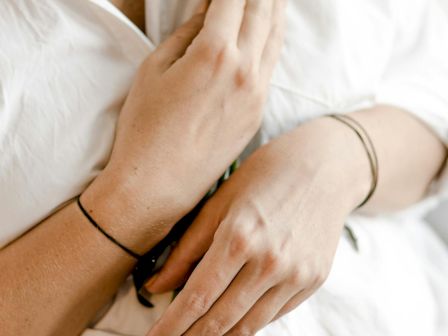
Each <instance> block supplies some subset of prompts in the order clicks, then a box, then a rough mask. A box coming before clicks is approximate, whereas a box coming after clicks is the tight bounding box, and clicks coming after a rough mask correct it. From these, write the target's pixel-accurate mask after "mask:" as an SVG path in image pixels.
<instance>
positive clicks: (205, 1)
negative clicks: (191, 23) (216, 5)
mask: <svg viewBox="0 0 448 336" xmlns="http://www.w3.org/2000/svg"><path fill="white" fill-rule="evenodd" d="M209 5H210V0H202V1H201V2H200V3H199V5H198V6H197V7H196V10H195V13H196V14H200V13H205V12H207V9H208V6H209Z"/></svg>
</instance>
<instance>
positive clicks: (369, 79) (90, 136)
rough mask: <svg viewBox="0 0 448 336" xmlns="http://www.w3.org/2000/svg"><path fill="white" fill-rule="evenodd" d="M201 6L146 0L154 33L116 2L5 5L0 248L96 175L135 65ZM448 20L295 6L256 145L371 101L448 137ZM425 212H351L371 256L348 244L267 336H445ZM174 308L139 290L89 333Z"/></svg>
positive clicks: (433, 13) (382, 9) (370, 7)
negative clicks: (144, 299)
mask: <svg viewBox="0 0 448 336" xmlns="http://www.w3.org/2000/svg"><path fill="white" fill-rule="evenodd" d="M440 1H442V0H440ZM196 2H197V1H196V0H148V1H147V22H148V36H149V37H150V40H148V39H146V38H145V37H144V36H143V35H142V34H141V33H140V32H139V31H138V30H137V29H136V28H135V27H134V26H133V25H132V24H131V23H130V22H129V21H128V20H127V19H126V18H125V17H124V16H123V15H122V14H121V13H119V12H118V11H117V10H115V9H114V7H113V6H111V5H110V4H109V3H108V2H107V1H106V0H86V1H75V0H39V1H38V0H33V1H31V0H2V1H0V46H1V49H0V153H1V160H0V214H1V217H0V221H1V222H0V247H1V246H4V245H5V244H8V243H9V242H11V241H13V240H14V239H16V238H18V237H19V236H20V235H21V234H22V233H24V232H26V231H27V230H28V229H30V228H32V227H33V226H34V225H36V224H37V223H38V222H39V221H40V220H42V219H44V218H45V217H47V216H48V215H49V214H50V213H52V212H53V211H55V209H57V208H58V207H59V206H61V205H62V204H63V203H64V202H66V201H68V200H70V199H71V198H73V197H74V196H76V195H77V194H79V193H80V192H81V191H82V190H83V189H84V188H85V187H86V185H87V184H88V183H89V182H90V181H91V180H92V179H93V178H94V177H95V176H96V175H97V174H98V172H99V171H100V170H101V168H102V167H103V166H104V164H105V162H107V158H108V156H109V153H110V149H111V146H112V141H113V134H114V128H115V123H116V118H117V114H118V113H119V111H120V108H121V105H122V103H123V100H124V97H125V96H126V92H127V90H128V89H129V86H130V84H131V81H132V77H133V75H134V73H135V70H136V68H137V67H138V65H139V64H140V63H141V62H142V60H143V59H144V58H145V56H146V55H147V54H149V53H150V52H151V50H152V49H153V45H157V44H158V43H160V41H161V40H163V39H164V38H165V37H166V36H167V35H168V34H169V33H170V32H171V31H172V30H173V29H174V27H176V26H177V25H179V23H180V22H182V21H184V20H185V19H186V18H187V17H188V16H189V15H190V14H191V11H192V10H193V8H194V7H195V5H196ZM447 25H448V24H447V21H446V18H444V17H443V14H442V11H441V10H440V7H439V3H438V2H437V1H431V0H428V1H425V0H393V1H392V0H364V1H359V0H346V1H332V0H313V1H310V0H290V1H289V8H288V31H287V38H286V45H285V48H284V52H283V57H282V59H281V62H280V64H279V66H278V68H277V69H276V72H275V74H274V78H273V80H272V85H271V92H270V96H269V99H268V103H267V107H266V110H265V120H264V123H263V127H262V129H261V131H260V132H259V134H258V135H257V137H256V139H254V141H253V143H252V145H251V146H250V148H255V147H256V146H258V145H260V144H261V143H264V142H266V141H268V140H269V139H271V138H273V137H275V136H278V135H279V134H281V133H283V132H285V131H287V130H289V129H291V128H294V127H296V126H297V125H298V124H299V123H301V122H304V121H306V120H308V119H310V118H315V117H317V116H320V115H323V114H326V113H333V112H349V111H352V110H355V109H358V108H362V107H368V106H372V105H373V104H375V103H388V104H394V105H398V106H401V107H404V108H406V109H407V110H409V112H410V113H413V114H415V115H416V117H418V118H420V119H422V120H423V121H425V122H426V123H427V124H428V126H429V127H431V128H432V129H434V131H435V132H436V133H437V134H439V135H440V136H441V137H442V138H443V140H444V141H447V142H448V112H447V109H448V102H447V100H446V99H447V97H448V94H447V93H446V91H447V90H448V89H447V88H448V69H447V63H446V60H448V27H447ZM250 150H251V149H248V150H247V152H246V154H247V153H249V152H250ZM439 198H440V196H438V197H433V198H432V201H431V202H432V203H436V202H438V200H439ZM429 207H430V205H429V204H428V203H425V204H421V205H419V206H417V207H413V208H411V209H409V210H408V211H406V215H405V214H404V213H403V214H398V215H397V216H394V217H389V218H386V217H378V218H373V219H366V218H355V217H353V218H351V220H350V223H351V225H352V227H353V229H354V231H355V234H356V235H357V236H358V239H359V244H360V252H359V253H357V252H355V250H354V249H353V247H352V246H351V245H350V243H349V240H347V239H346V238H345V237H343V238H342V239H341V244H340V247H339V250H338V254H337V257H336V260H335V264H334V267H333V270H332V273H331V275H330V277H329V279H328V281H327V282H326V284H325V285H324V286H323V288H322V289H321V290H320V291H319V292H318V293H317V294H316V295H315V296H313V298H311V299H310V300H308V301H307V302H306V303H305V304H304V305H302V306H301V307H300V308H299V309H297V310H295V311H294V312H293V313H291V314H290V315H288V316H287V317H285V318H283V319H281V320H280V321H278V322H276V323H274V324H272V325H271V326H269V327H267V328H266V329H265V330H263V331H262V332H260V333H259V335H261V336H268V335H269V336H270V335H313V336H320V335H322V336H324V335H325V336H327V335H336V336H338V335H341V336H358V335H382V336H383V335H384V336H388V335H391V336H402V335H411V336H412V335H425V336H426V335H428V336H430V335H436V336H438V335H440V336H441V335H447V334H448V326H447V320H448V307H447V305H448V288H447V286H446V285H445V283H447V280H448V252H447V250H446V247H444V246H443V244H442V243H441V242H440V241H439V239H438V237H436V236H435V235H434V234H433V233H432V231H431V230H430V229H429V228H428V227H427V226H426V225H425V224H424V223H423V222H421V221H419V220H418V218H420V217H421V215H422V214H424V213H425V212H427V210H428V209H429ZM169 299H170V295H169V294H166V295H160V296H156V297H155V299H154V301H155V302H156V308H155V309H152V310H149V309H146V308H143V307H142V306H140V305H139V304H138V303H137V301H136V299H135V293H134V292H133V289H132V286H131V284H130V282H128V283H126V284H125V285H124V286H123V287H122V288H121V290H120V292H119V293H118V294H117V296H116V298H115V301H114V303H113V305H112V307H111V309H110V310H109V311H108V313H107V314H106V316H105V317H104V318H103V319H102V320H101V321H100V322H99V323H98V324H97V325H95V326H94V327H93V328H92V329H91V330H87V331H86V332H85V335H98V336H100V335H101V336H103V335H129V336H134V335H136V336H140V335H144V334H145V332H146V331H147V330H148V328H149V327H150V325H151V324H152V323H153V322H154V320H155V319H156V318H157V317H158V316H159V315H160V314H161V312H162V311H163V310H164V309H165V307H166V305H167V304H168V303H169ZM80 309H82V307H80Z"/></svg>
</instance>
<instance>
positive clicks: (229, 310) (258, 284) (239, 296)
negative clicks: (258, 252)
mask: <svg viewBox="0 0 448 336" xmlns="http://www.w3.org/2000/svg"><path fill="white" fill-rule="evenodd" d="M272 285H273V279H272V277H271V276H269V275H267V274H260V267H259V266H258V265H257V264H256V263H255V262H250V263H248V264H246V265H245V266H244V267H243V269H242V270H241V272H240V273H238V275H237V277H236V278H235V279H234V280H233V282H232V283H231V285H230V286H229V287H228V288H227V289H226V291H225V292H224V293H223V294H222V296H221V297H220V298H219V300H218V301H217V302H215V303H214V304H213V306H212V307H211V309H210V310H209V311H208V312H207V313H206V314H205V315H204V316H203V317H201V318H200V319H199V320H198V321H197V322H196V323H195V324H194V325H193V326H192V327H191V328H190V329H189V330H188V331H187V332H186V334H185V335H186V336H196V335H224V334H225V333H226V332H227V331H229V330H230V329H231V328H232V327H233V326H234V325H235V324H237V323H238V321H239V320H240V319H241V318H242V317H243V316H245V315H246V314H247V312H248V311H249V310H250V309H251V307H253V306H254V305H255V303H256V302H257V301H258V300H259V299H260V297H261V296H263V294H264V293H266V292H267V291H268V290H269V288H271V287H272ZM284 302H286V299H285V301H284ZM274 315H275V312H273V314H272V316H274ZM272 316H271V317H272Z"/></svg>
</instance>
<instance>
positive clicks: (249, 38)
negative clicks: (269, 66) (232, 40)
mask: <svg viewBox="0 0 448 336" xmlns="http://www.w3.org/2000/svg"><path fill="white" fill-rule="evenodd" d="M276 1H278V0H247V1H246V2H247V5H246V10H245V11H244V18H243V22H242V25H241V31H240V34H239V39H238V47H239V49H240V50H241V51H242V52H243V54H245V55H249V56H251V57H256V61H255V62H256V64H257V65H258V63H259V61H260V59H261V54H262V53H263V49H264V46H265V44H266V40H267V39H268V36H269V32H270V29H271V19H272V17H271V16H272V10H273V8H274V6H273V4H274V3H275V2H276Z"/></svg>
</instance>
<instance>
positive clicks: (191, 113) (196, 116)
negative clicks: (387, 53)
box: [0, 0, 284, 336]
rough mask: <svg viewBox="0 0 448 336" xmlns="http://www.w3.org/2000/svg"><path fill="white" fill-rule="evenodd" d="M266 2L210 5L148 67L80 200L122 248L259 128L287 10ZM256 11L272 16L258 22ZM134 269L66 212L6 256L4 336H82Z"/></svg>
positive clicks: (150, 234)
mask: <svg viewBox="0 0 448 336" xmlns="http://www.w3.org/2000/svg"><path fill="white" fill-rule="evenodd" d="M266 3H269V4H270V5H269V8H258V7H253V6H251V7H250V8H245V7H244V6H243V3H242V2H241V1H237V0H234V1H229V0H215V1H214V2H213V4H212V5H211V6H210V8H209V10H208V12H207V15H206V16H205V15H204V14H202V15H197V16H195V17H194V18H193V19H192V20H191V21H190V22H189V23H187V24H186V25H184V26H183V27H182V28H180V29H179V30H178V31H177V32H176V33H175V34H174V35H173V36H172V37H171V38H169V39H168V40H167V41H166V42H164V43H163V44H162V45H161V46H160V47H159V48H158V49H157V50H156V51H155V52H154V53H152V54H151V55H150V56H149V58H148V59H147V60H146V61H145V63H144V64H143V65H142V66H141V68H140V70H139V72H138V74H137V76H136V79H135V83H134V86H133V88H132V89H131V92H130V94H129V97H128V99H127V101H126V104H125V106H124V108H123V110H122V112H121V114H120V118H119V122H118V131H117V136H116V141H115V144H114V148H113V153H112V156H111V160H110V162H109V163H108V165H107V167H106V168H105V169H104V171H103V172H102V173H101V174H100V175H99V177H98V178H97V179H96V180H95V181H94V182H93V184H92V185H91V186H90V187H89V188H88V189H87V190H86V191H85V192H84V193H83V195H82V201H83V202H84V206H85V207H86V208H87V209H88V210H89V211H90V212H91V213H92V216H93V217H94V218H95V219H96V220H97V221H98V222H99V223H100V224H102V226H103V227H104V228H105V229H106V230H107V231H108V232H109V233H110V234H112V235H114V236H115V237H116V238H117V239H118V240H119V241H121V242H122V243H123V244H126V245H127V246H129V247H130V248H133V249H134V250H136V251H138V252H140V253H144V252H146V251H147V250H149V249H150V248H151V247H152V246H154V244H156V243H157V242H158V241H160V240H161V239H162V238H163V237H164V236H165V235H166V233H167V232H168V231H169V230H170V229H171V227H172V226H173V225H174V224H175V222H176V221H177V220H178V219H179V218H181V217H182V216H183V215H184V214H185V213H187V212H188V211H189V210H190V209H191V208H192V207H193V206H194V205H195V204H196V203H197V202H198V201H199V200H200V199H201V197H202V195H204V194H205V193H206V192H207V190H208V188H209V186H210V185H211V184H212V183H213V182H214V181H216V179H218V178H219V176H220V175H221V174H222V172H223V171H224V170H225V168H226V167H228V166H229V165H230V164H231V162H232V161H233V160H234V159H235V157H236V156H237V155H238V154H239V153H240V152H241V151H242V150H243V149H244V147H245V146H246V144H247V143H248V142H249V141H250V139H251V138H252V137H253V135H254V134H255V133H256V131H257V129H258V128H259V126H260V123H261V119H262V106H263V103H264V99H265V96H266V92H267V89H268V84H269V81H270V77H271V73H272V70H273V67H274V65H275V64H276V62H277V58H278V55H279V52H280V49H281V45H282V29H281V24H279V23H281V22H282V21H283V20H282V15H283V12H284V9H283V5H282V3H283V2H282V1H274V0H270V1H266ZM274 3H275V4H278V6H274ZM266 9H267V10H266ZM259 10H266V11H264V14H265V15H267V16H268V19H267V20H264V21H263V22H261V21H260V22H255V23H253V22H252V21H251V20H249V19H250V18H252V17H255V16H257V12H258V11H259ZM254 11H255V12H254ZM249 12H251V13H249ZM204 19H205V22H204ZM261 26H262V27H261ZM242 27H243V29H241V28H242ZM260 32H264V33H262V34H260ZM187 48H188V51H186V49H187ZM236 78H237V79H238V81H236V80H235V79H236ZM237 83H238V85H237ZM167 88H170V90H167ZM173 88H175V89H174V90H173ZM167 92H170V94H167ZM148 111H151V113H148ZM173 134H182V137H181V139H180V138H179V137H174V136H173ZM192 148H195V149H196V151H192V150H191V149H192ZM173 158H176V160H173ZM204 167H207V168H206V169H203V168H204ZM198 171H201V174H197V172H198ZM134 264H135V260H133V259H132V258H130V257H129V256H128V255H126V253H124V252H123V251H122V250H121V249H120V248H117V246H115V245H114V244H113V243H111V242H110V241H108V240H107V239H106V238H105V237H104V236H102V235H101V234H100V233H99V232H98V231H97V230H95V229H94V228H93V227H92V225H91V224H90V223H89V222H88V221H87V220H86V219H85V218H84V216H83V215H82V213H81V212H80V210H79V209H78V208H77V206H76V204H74V203H70V204H69V205H67V206H66V207H65V208H64V209H62V210H60V211H59V212H57V213H56V214H54V215H53V216H51V217H50V218H48V219H46V220H44V221H43V222H42V223H40V224H39V225H38V226H37V227H36V228H35V229H34V230H32V231H30V232H28V233H27V234H25V235H24V236H22V237H20V238H19V239H17V240H16V241H14V242H12V243H11V244H10V245H8V246H7V247H5V248H3V249H2V250H1V251H0V269H1V270H2V271H1V272H0V288H1V294H0V295H1V299H0V325H1V333H2V335H6V336H9V335H14V336H17V335H30V334H32V335H36V336H39V335H46V336H48V335H58V336H60V335H78V334H80V333H81V332H82V330H84V329H85V328H86V326H87V325H88V323H89V321H91V319H92V318H93V317H94V316H95V314H96V313H97V311H98V310H99V309H100V308H101V307H102V306H103V305H104V304H105V303H106V302H107V301H108V300H109V299H110V298H111V297H112V295H113V294H114V293H115V292H116V291H117V289H118V287H119V286H120V284H121V283H122V281H123V279H125V278H126V277H127V276H128V274H129V273H130V271H131V269H132V267H133V266H134ZM12 279H13V280H14V281H12ZM43 305H45V309H42V306H43Z"/></svg>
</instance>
